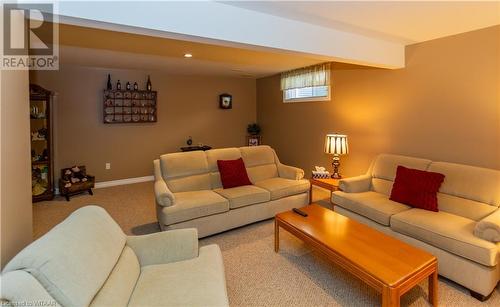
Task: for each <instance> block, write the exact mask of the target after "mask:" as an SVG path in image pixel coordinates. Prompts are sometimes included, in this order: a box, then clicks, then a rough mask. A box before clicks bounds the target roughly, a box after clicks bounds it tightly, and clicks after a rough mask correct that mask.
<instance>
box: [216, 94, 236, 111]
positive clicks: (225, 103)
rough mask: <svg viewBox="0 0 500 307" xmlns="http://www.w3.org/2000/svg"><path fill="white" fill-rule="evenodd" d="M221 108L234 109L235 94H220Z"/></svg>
mask: <svg viewBox="0 0 500 307" xmlns="http://www.w3.org/2000/svg"><path fill="white" fill-rule="evenodd" d="M219 108H221V109H232V108H233V96H231V95H229V94H220V95H219Z"/></svg>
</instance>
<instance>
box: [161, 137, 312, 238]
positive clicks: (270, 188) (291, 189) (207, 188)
mask: <svg viewBox="0 0 500 307" xmlns="http://www.w3.org/2000/svg"><path fill="white" fill-rule="evenodd" d="M239 158H243V161H244V163H245V167H246V169H247V173H248V177H249V178H250V181H251V182H252V183H253V185H247V186H241V187H235V188H230V189H223V188H222V183H221V180H220V174H219V171H218V167H217V160H234V159H239ZM154 170H155V171H154V173H155V184H154V192H155V197H156V204H157V206H156V207H157V216H158V222H159V224H160V227H161V229H162V230H167V229H178V228H187V227H194V228H197V229H198V235H199V237H205V236H208V235H211V234H215V233H218V232H222V231H225V230H228V229H232V228H235V227H239V226H243V225H246V224H249V223H253V222H256V221H260V220H264V219H268V218H272V217H274V215H275V214H276V213H278V212H282V211H286V210H289V209H291V208H293V207H301V206H304V205H306V204H308V202H309V181H308V180H305V179H303V177H304V172H303V171H302V170H301V169H298V168H296V167H291V166H287V165H283V164H281V163H280V161H279V159H278V157H277V156H276V153H275V152H274V150H273V149H272V148H271V147H269V146H252V147H241V148H222V149H212V150H208V151H192V152H179V153H170V154H165V155H162V156H161V157H160V159H158V160H155V161H154Z"/></svg>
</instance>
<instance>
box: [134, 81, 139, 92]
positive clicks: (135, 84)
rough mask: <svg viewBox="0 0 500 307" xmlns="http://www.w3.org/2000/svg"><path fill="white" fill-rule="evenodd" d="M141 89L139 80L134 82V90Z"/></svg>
mask: <svg viewBox="0 0 500 307" xmlns="http://www.w3.org/2000/svg"><path fill="white" fill-rule="evenodd" d="M137 90H139V85H137V82H134V91H137Z"/></svg>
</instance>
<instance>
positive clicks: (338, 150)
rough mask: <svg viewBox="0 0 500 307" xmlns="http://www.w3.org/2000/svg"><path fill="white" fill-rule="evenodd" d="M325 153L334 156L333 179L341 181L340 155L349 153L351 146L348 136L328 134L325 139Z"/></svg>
mask: <svg viewBox="0 0 500 307" xmlns="http://www.w3.org/2000/svg"><path fill="white" fill-rule="evenodd" d="M325 153H327V154H332V155H333V162H332V166H333V174H332V178H335V179H340V178H342V176H341V175H340V174H339V166H340V155H345V154H348V153H349V145H348V144H347V135H344V134H327V135H326V139H325Z"/></svg>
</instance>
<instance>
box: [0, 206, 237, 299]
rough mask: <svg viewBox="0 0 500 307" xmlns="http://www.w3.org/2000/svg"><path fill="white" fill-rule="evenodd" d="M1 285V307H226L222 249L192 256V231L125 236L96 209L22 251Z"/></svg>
mask: <svg viewBox="0 0 500 307" xmlns="http://www.w3.org/2000/svg"><path fill="white" fill-rule="evenodd" d="M0 282H1V299H2V300H4V302H5V301H7V302H8V303H9V304H8V305H7V306H66V307H83V306H102V307H109V306H113V307H120V306H228V305H229V303H228V298H227V292H226V280H225V276H224V265H223V263H222V255H221V252H220V249H219V247H218V246H217V245H208V246H204V247H201V248H200V249H198V236H197V235H196V229H182V230H174V231H168V232H160V233H154V234H150V235H144V236H126V235H125V234H124V233H123V232H122V230H121V229H120V226H118V225H117V224H116V223H115V221H113V219H112V218H111V217H110V216H109V215H108V214H107V213H106V211H105V210H104V209H102V208H101V207H97V206H87V207H83V208H81V209H79V210H77V211H75V212H74V213H73V214H71V216H69V217H68V218H67V219H66V220H64V221H63V222H62V223H60V224H59V225H57V226H55V227H54V228H53V229H52V230H51V231H49V232H48V233H47V234H46V235H44V236H43V237H41V238H40V239H38V240H36V241H35V242H33V243H32V244H31V245H29V246H28V247H26V248H25V249H24V250H22V251H21V252H20V253H19V254H18V255H16V256H15V257H14V258H13V259H12V260H11V261H10V262H9V263H8V264H7V266H6V267H5V268H4V270H3V272H2V276H1V277H0ZM2 306H3V305H2Z"/></svg>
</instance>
